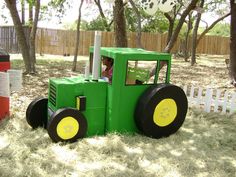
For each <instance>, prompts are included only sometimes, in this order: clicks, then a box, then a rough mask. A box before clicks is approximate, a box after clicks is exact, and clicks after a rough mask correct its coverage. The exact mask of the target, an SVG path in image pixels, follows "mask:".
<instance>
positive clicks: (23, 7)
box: [21, 0, 25, 25]
mask: <svg viewBox="0 0 236 177" xmlns="http://www.w3.org/2000/svg"><path fill="white" fill-rule="evenodd" d="M21 23H22V25H25V0H21Z"/></svg>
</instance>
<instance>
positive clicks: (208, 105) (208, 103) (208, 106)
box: [204, 88, 213, 112]
mask: <svg viewBox="0 0 236 177" xmlns="http://www.w3.org/2000/svg"><path fill="white" fill-rule="evenodd" d="M212 93H213V91H212V89H209V88H208V89H207V90H206V98H205V106H204V110H205V111H206V112H210V111H211V102H212V100H211V99H212Z"/></svg>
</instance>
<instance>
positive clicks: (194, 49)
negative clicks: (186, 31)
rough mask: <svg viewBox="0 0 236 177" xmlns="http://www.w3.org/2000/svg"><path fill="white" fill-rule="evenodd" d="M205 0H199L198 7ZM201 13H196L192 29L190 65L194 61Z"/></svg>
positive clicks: (202, 4) (201, 5) (201, 6)
mask: <svg viewBox="0 0 236 177" xmlns="http://www.w3.org/2000/svg"><path fill="white" fill-rule="evenodd" d="M204 2H205V0H201V2H200V5H199V7H200V8H203V6H204ZM201 17H202V14H201V12H198V13H197V20H196V22H195V25H194V29H193V37H192V57H191V66H193V65H194V64H195V63H196V51H197V32H198V28H199V23H200V20H201Z"/></svg>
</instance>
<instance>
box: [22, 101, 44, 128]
mask: <svg viewBox="0 0 236 177" xmlns="http://www.w3.org/2000/svg"><path fill="white" fill-rule="evenodd" d="M47 110H48V99H47V98H36V99H35V100H33V101H32V102H31V103H30V104H29V106H28V107H27V110H26V121H27V122H28V124H29V125H30V126H31V127H32V128H38V127H44V128H46V127H47Z"/></svg>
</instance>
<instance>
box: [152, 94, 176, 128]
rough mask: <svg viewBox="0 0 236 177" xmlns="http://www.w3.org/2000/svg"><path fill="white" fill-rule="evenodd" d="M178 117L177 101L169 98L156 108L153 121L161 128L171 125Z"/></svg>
mask: <svg viewBox="0 0 236 177" xmlns="http://www.w3.org/2000/svg"><path fill="white" fill-rule="evenodd" d="M176 115H177V105H176V103H175V100H173V99H171V98H167V99H164V100H162V101H161V102H160V103H159V104H158V105H157V106H156V108H155V110H154V114H153V121H154V123H155V124H157V125H158V126H160V127H165V126H167V125H169V124H171V123H172V122H173V121H174V120H175V117H176Z"/></svg>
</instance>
